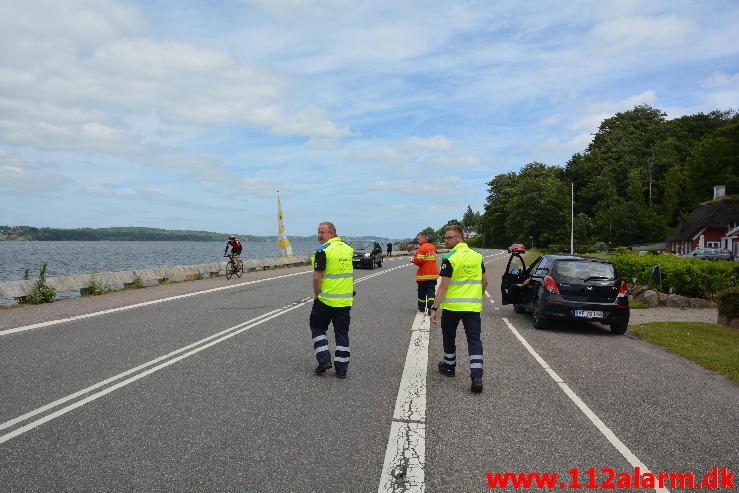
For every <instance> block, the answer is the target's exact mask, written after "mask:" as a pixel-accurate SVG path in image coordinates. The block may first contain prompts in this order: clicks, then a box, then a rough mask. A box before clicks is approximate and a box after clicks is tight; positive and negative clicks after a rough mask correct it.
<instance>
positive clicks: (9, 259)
mask: <svg viewBox="0 0 739 493" xmlns="http://www.w3.org/2000/svg"><path fill="white" fill-rule="evenodd" d="M242 244H243V246H244V251H243V252H242V254H241V258H243V259H256V258H267V257H277V241H250V242H244V243H242ZM290 244H291V245H292V248H293V253H294V254H295V256H296V257H305V256H307V255H309V254H311V253H312V252H313V251H314V250H315V249H316V248H317V247H318V246H319V244H318V241H317V240H291V241H290ZM225 247H226V244H225V242H221V241H0V282H3V281H16V280H19V279H23V272H24V270H25V269H31V270H30V273H29V278H30V279H31V280H34V279H37V278H38V272H39V269H40V268H41V265H42V264H43V263H44V262H47V263H48V266H47V269H46V275H47V277H56V276H71V275H77V274H91V273H93V272H120V271H127V270H134V269H151V268H157V267H171V266H175V265H197V264H206V263H210V262H220V261H222V260H223V250H224V248H225Z"/></svg>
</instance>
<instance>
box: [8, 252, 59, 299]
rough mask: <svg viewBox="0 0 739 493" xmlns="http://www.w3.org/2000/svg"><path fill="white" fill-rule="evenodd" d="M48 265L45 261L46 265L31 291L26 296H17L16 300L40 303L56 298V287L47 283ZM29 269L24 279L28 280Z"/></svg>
mask: <svg viewBox="0 0 739 493" xmlns="http://www.w3.org/2000/svg"><path fill="white" fill-rule="evenodd" d="M46 266H47V263H46V262H44V265H42V266H41V271H40V272H39V275H38V280H37V281H36V282H35V283H33V287H32V288H31V292H30V293H28V295H26V296H21V297H20V298H16V301H17V302H18V303H19V304H22V305H25V304H27V305H40V304H41V303H51V302H52V301H54V298H55V297H56V289H54V288H52V287H51V286H47V285H46ZM28 271H29V269H26V271H25V273H24V274H23V279H26V280H28Z"/></svg>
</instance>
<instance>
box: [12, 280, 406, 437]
mask: <svg viewBox="0 0 739 493" xmlns="http://www.w3.org/2000/svg"><path fill="white" fill-rule="evenodd" d="M404 267H405V266H398V267H395V268H392V269H387V270H384V271H382V272H378V273H376V274H373V275H370V276H366V277H363V278H360V279H358V280H356V281H355V284H356V283H359V282H362V281H364V280H367V279H369V278H372V277H376V276H377V275H381V274H386V273H388V272H391V271H393V270H396V269H399V268H404ZM308 272H311V271H308ZM299 274H302V272H299V273H295V274H289V275H287V276H279V277H273V278H270V279H278V278H282V277H289V276H294V275H299ZM264 280H267V279H261V280H260V281H264ZM254 282H259V281H251V282H248V283H241V284H237V285H233V286H228V287H226V288H215V289H213V290H208V291H201V292H200V293H204V292H211V291H218V290H221V289H228V288H231V287H235V286H239V285H244V284H252V283H254ZM194 294H198V293H190V294H188V295H183V296H179V297H186V296H191V295H194ZM179 297H176V298H179ZM170 299H172V298H170ZM161 301H164V300H157V302H161ZM310 301H312V298H306V299H304V300H301V301H299V302H297V303H293V304H290V305H288V306H287V307H286V308H279V309H276V310H272V311H270V312H267V313H265V314H262V315H259V316H257V317H254V318H252V319H250V320H247V321H246V322H242V323H240V324H238V325H235V326H233V327H230V328H228V329H225V330H222V331H221V332H218V333H216V334H213V335H211V336H208V337H206V338H204V339H201V340H199V341H196V342H194V343H192V344H189V345H187V346H184V347H182V348H180V349H177V350H175V351H172V352H170V353H168V354H165V355H163V356H160V357H158V358H155V359H153V360H151V361H149V362H146V363H144V364H141V365H139V366H137V367H135V368H132V369H130V370H127V371H125V372H123V373H119V374H118V375H115V376H113V377H110V378H108V379H106V380H103V381H101V382H98V383H96V384H94V385H91V386H89V387H87V388H84V389H82V390H79V391H77V392H74V393H73V394H70V395H68V396H66V397H63V398H61V399H57V400H56V401H54V402H51V403H49V404H46V405H44V406H42V407H39V408H37V409H34V410H32V411H30V412H27V413H25V414H23V415H22V416H18V417H17V418H14V419H11V420H9V421H6V422H5V423H2V424H0V430H4V429H6V428H10V427H12V426H14V425H16V424H19V423H21V422H23V421H26V420H27V419H29V418H32V417H33V416H37V415H39V414H41V413H44V412H46V411H49V410H51V409H53V408H55V407H58V406H60V405H62V404H64V403H66V402H69V401H71V400H74V399H76V398H77V397H81V396H83V395H85V394H87V393H89V392H91V391H93V390H96V389H99V388H101V387H104V386H105V385H108V384H110V383H112V382H115V381H116V380H120V379H121V378H123V377H126V376H129V375H132V374H134V373H136V372H138V371H140V370H143V369H144V368H147V367H150V366H152V365H154V364H156V363H160V362H162V361H164V362H163V363H161V364H159V365H157V366H155V367H153V368H150V369H148V370H146V371H143V372H141V373H138V374H136V375H134V376H132V377H130V378H128V379H126V380H123V381H121V382H118V383H117V384H115V385H112V386H110V387H107V388H105V389H104V390H101V391H99V392H97V393H95V394H92V395H90V396H88V397H86V398H84V399H81V400H79V401H77V402H74V403H73V404H70V405H68V406H66V407H64V408H61V409H59V410H57V411H55V412H53V413H51V414H48V415H46V416H44V417H42V418H39V419H37V420H36V421H33V422H31V423H28V424H26V425H24V426H21V427H20V428H17V429H16V430H14V431H12V432H9V433H7V434H5V435H2V436H0V443H4V442H6V441H8V440H10V439H12V438H15V437H17V436H18V435H21V434H23V433H25V432H27V431H29V430H32V429H34V428H36V427H38V426H40V425H42V424H44V423H47V422H49V421H51V420H53V419H55V418H58V417H59V416H62V415H64V414H66V413H68V412H70V411H72V410H74V409H77V408H78V407H81V406H83V405H85V404H87V403H89V402H92V401H94V400H96V399H98V398H100V397H102V396H104V395H107V394H109V393H111V392H113V391H114V390H117V389H119V388H121V387H124V386H126V385H128V384H129V383H132V382H135V381H136V380H139V379H141V378H143V377H145V376H147V375H150V374H152V373H154V372H156V371H159V370H161V369H163V368H166V367H168V366H170V365H172V364H174V363H176V362H177V361H180V360H182V359H185V358H187V357H189V356H192V355H194V354H197V353H199V352H200V351H202V350H204V349H206V348H209V347H211V346H214V345H216V344H218V343H221V342H223V341H225V340H227V339H230V338H231V337H234V336H235V335H237V334H240V333H242V332H244V331H246V330H249V329H251V328H252V327H256V326H257V325H260V324H262V323H264V322H266V321H268V320H271V319H273V318H276V317H279V316H281V315H284V314H285V313H288V312H290V311H292V310H295V309H296V308H299V307H301V306H303V305H305V304H306V303H309V302H310ZM146 304H151V303H146ZM135 306H141V304H139V305H130V306H129V307H126V308H133V307H135ZM116 311H117V310H116ZM97 313H98V314H102V313H104V312H97ZM83 318H85V317H83ZM69 320H72V319H69ZM213 339H215V340H213ZM208 341H210V342H208ZM184 351H188V352H186V353H184V354H182V355H180V356H177V357H174V358H172V357H173V356H175V355H177V354H179V353H182V352H184ZM169 358H171V359H169Z"/></svg>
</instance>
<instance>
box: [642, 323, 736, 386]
mask: <svg viewBox="0 0 739 493" xmlns="http://www.w3.org/2000/svg"><path fill="white" fill-rule="evenodd" d="M629 332H630V333H631V334H633V335H634V336H636V337H638V338H639V339H642V340H644V341H646V342H649V343H652V344H656V345H657V346H662V347H663V348H665V349H667V350H668V351H670V352H672V353H675V354H679V355H680V356H682V357H684V358H687V359H689V360H691V361H693V362H695V363H698V364H699V365H701V366H702V367H704V368H707V369H709V370H712V371H715V372H717V373H720V374H722V375H724V376H726V377H728V378H730V379H731V380H733V381H734V382H736V383H738V384H739V330H736V329H732V328H730V327H724V326H722V325H713V324H704V323H695V322H655V323H649V324H644V325H634V326H631V327H629Z"/></svg>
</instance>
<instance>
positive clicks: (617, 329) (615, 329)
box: [611, 321, 629, 335]
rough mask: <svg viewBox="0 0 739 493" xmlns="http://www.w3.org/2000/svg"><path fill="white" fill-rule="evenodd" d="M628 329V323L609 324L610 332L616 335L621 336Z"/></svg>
mask: <svg viewBox="0 0 739 493" xmlns="http://www.w3.org/2000/svg"><path fill="white" fill-rule="evenodd" d="M628 328H629V322H628V321H625V322H616V323H614V324H611V332H612V333H614V334H616V335H622V334H625V333H626V329H628Z"/></svg>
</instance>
